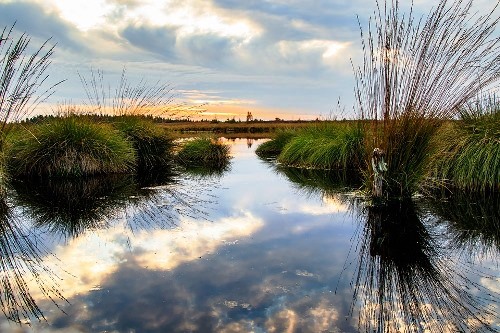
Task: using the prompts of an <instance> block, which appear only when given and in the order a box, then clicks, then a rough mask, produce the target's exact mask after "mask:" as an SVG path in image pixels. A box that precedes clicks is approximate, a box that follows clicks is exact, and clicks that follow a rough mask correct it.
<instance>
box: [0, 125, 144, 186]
mask: <svg viewBox="0 0 500 333" xmlns="http://www.w3.org/2000/svg"><path fill="white" fill-rule="evenodd" d="M6 159H7V164H8V169H9V172H10V174H11V175H12V176H14V177H78V176H87V175H95V174H107V173H124V172H130V171H131V170H133V168H134V164H135V153H134V149H133V147H132V145H131V144H130V143H129V142H128V141H127V139H126V138H125V137H124V136H123V135H122V134H121V133H119V132H118V131H117V130H115V129H114V128H113V127H112V126H110V125H106V124H95V123H91V122H90V121H88V120H85V119H83V118H79V117H75V116H70V117H64V118H54V119H52V120H50V121H48V122H46V123H44V124H41V125H38V126H34V127H32V128H31V129H30V130H29V131H22V130H20V131H17V132H16V133H14V132H13V133H12V135H11V136H10V137H9V140H8V146H7V149H6Z"/></svg>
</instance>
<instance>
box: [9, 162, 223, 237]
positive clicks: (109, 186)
mask: <svg viewBox="0 0 500 333" xmlns="http://www.w3.org/2000/svg"><path fill="white" fill-rule="evenodd" d="M183 177H184V176H183V175H181V174H179V173H178V172H174V171H172V170H170V171H169V172H166V171H163V172H161V173H149V174H148V175H142V176H140V177H137V176H133V175H113V176H96V177H89V178H83V179H44V180H29V181H26V180H24V181H13V182H12V187H13V189H14V191H12V193H11V196H12V198H13V200H14V202H15V204H16V205H17V206H18V207H21V208H22V209H23V213H24V215H25V216H27V217H30V218H31V219H32V220H33V223H34V226H35V227H37V228H41V229H43V230H45V231H48V232H50V233H52V234H58V235H60V236H62V237H65V238H73V237H78V236H79V235H80V234H82V233H84V232H86V231H90V230H98V229H103V228H108V227H109V226H110V225H111V224H112V223H114V222H113V221H114V220H116V219H117V218H118V217H120V216H122V215H125V216H126V220H127V222H128V225H129V227H130V228H131V229H138V228H145V229H151V228H159V227H172V226H175V224H176V221H177V220H178V218H179V216H198V215H201V216H204V215H205V212H204V211H203V205H204V204H206V203H207V202H208V201H207V200H202V199H201V198H200V196H201V193H202V192H203V191H204V187H203V186H204V185H207V186H209V185H210V186H213V184H203V183H199V184H198V185H200V186H197V187H195V186H193V185H191V186H186V185H185V183H186V182H184V180H185V178H184V179H183Z"/></svg>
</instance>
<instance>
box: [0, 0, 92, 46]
mask: <svg viewBox="0 0 500 333" xmlns="http://www.w3.org/2000/svg"><path fill="white" fill-rule="evenodd" d="M0 22H2V23H3V24H5V25H6V26H11V25H12V24H14V23H15V30H16V31H19V32H27V33H28V34H29V36H31V37H35V38H40V39H44V40H46V39H49V38H51V40H52V42H53V43H57V45H58V46H57V47H58V48H67V49H71V50H73V51H77V52H82V51H85V50H86V47H85V45H83V44H82V43H80V42H78V39H77V38H76V36H78V34H77V32H76V31H75V29H74V28H73V27H72V26H71V25H69V24H67V23H65V22H64V21H62V20H61V19H60V18H59V17H58V16H57V15H55V14H50V13H45V12H44V10H43V9H42V8H41V7H40V6H38V5H36V4H31V3H24V2H22V3H16V2H14V3H0ZM3 27H4V26H2V28H3Z"/></svg>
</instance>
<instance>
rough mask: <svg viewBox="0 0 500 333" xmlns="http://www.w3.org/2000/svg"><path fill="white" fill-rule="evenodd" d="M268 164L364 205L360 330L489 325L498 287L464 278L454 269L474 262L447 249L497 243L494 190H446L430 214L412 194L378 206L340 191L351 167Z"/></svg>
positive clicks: (356, 306) (299, 184) (357, 290)
mask: <svg viewBox="0 0 500 333" xmlns="http://www.w3.org/2000/svg"><path fill="white" fill-rule="evenodd" d="M271 165H272V167H273V168H275V170H276V171H277V172H278V173H280V174H283V175H285V176H286V177H287V179H288V180H290V181H291V182H293V183H294V184H295V188H297V189H299V190H301V191H302V192H303V193H305V194H306V195H318V194H319V195H322V196H323V197H325V196H327V197H330V198H336V199H337V200H339V201H341V202H343V203H344V204H346V205H347V206H348V207H350V209H354V210H359V209H362V211H361V212H360V216H361V219H360V227H359V228H360V230H361V231H360V232H359V234H358V239H357V244H356V245H354V246H355V248H356V249H357V251H358V252H357V253H358V257H357V267H356V272H355V274H354V278H353V281H352V284H353V286H354V293H353V302H352V307H351V314H355V315H356V316H357V318H358V327H359V328H360V329H361V330H364V331H366V332H372V331H377V332H414V331H418V332H421V331H431V332H456V331H471V330H473V331H482V330H485V331H494V330H495V328H494V327H492V326H490V324H491V323H492V322H494V320H495V318H497V317H498V313H497V312H498V309H496V308H495V304H496V303H497V302H498V300H499V299H500V298H499V295H497V294H495V291H494V290H493V291H489V290H486V289H485V288H484V287H482V286H480V285H479V284H478V283H477V282H474V281H472V280H470V278H469V277H468V276H467V274H466V273H465V272H462V271H461V270H460V269H465V270H473V269H472V268H471V267H470V266H465V264H464V263H459V262H457V261H454V260H452V255H450V254H451V253H453V252H456V251H457V250H458V249H463V248H475V249H481V250H482V251H484V250H485V249H490V250H491V249H492V248H495V249H496V250H497V251H498V244H499V243H498V240H499V237H498V232H499V227H498V226H499V224H498V221H499V220H498V214H500V210H499V209H498V205H496V204H492V203H493V202H495V200H494V199H493V198H492V197H488V198H487V200H486V202H489V204H487V203H486V202H485V201H483V202H480V201H478V200H474V201H473V200H471V198H470V197H467V199H466V202H463V201H460V199H463V198H461V197H457V196H454V197H448V198H447V201H446V204H443V202H442V201H441V202H439V204H436V202H435V201H434V202H432V203H433V204H434V205H432V204H431V206H432V207H433V210H432V212H433V214H432V215H429V214H428V213H427V212H426V211H425V210H424V209H423V208H422V205H421V203H419V204H418V205H417V204H415V203H414V202H413V201H412V200H407V201H394V202H389V203H388V205H387V206H386V207H377V206H367V205H366V204H365V203H363V201H362V199H361V198H359V197H358V198H356V196H346V195H345V193H346V191H349V190H351V191H352V190H353V189H355V188H356V187H357V186H358V184H357V183H356V176H355V175H354V176H352V177H346V176H345V175H343V174H339V173H335V172H333V173H332V172H321V171H316V170H304V169H296V168H286V167H281V166H276V165H275V164H274V163H271ZM481 203H485V204H484V205H483V204H481ZM363 207H364V208H363ZM426 207H427V206H426ZM436 216H439V218H436ZM478 218H479V219H480V220H481V222H479V223H478V222H477V220H478ZM442 226H444V227H445V230H446V231H445V232H444V233H443V232H442V230H441V229H442V228H441V227H442ZM446 234H451V235H452V238H453V242H451V243H452V244H453V245H454V246H453V247H452V249H451V250H452V251H449V250H450V249H448V246H447V244H446V243H445V241H444V240H445V239H446V237H444V236H445V235H446ZM478 241H480V242H479V243H478ZM497 254H498V252H496V253H494V256H495V255H497ZM474 273H475V274H481V273H479V272H474ZM483 274H484V273H483ZM484 276H487V275H486V274H485V275H484ZM490 280H491V279H490ZM492 281H495V279H494V278H493V280H492ZM478 295H482V296H478Z"/></svg>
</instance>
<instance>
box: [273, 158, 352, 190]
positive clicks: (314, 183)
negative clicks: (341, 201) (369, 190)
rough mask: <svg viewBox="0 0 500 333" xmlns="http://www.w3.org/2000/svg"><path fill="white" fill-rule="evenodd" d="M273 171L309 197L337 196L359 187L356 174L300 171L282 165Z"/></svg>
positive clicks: (332, 171)
mask: <svg viewBox="0 0 500 333" xmlns="http://www.w3.org/2000/svg"><path fill="white" fill-rule="evenodd" d="M275 170H276V171H277V172H278V173H280V174H283V175H285V176H286V177H287V179H288V180H289V181H291V182H292V183H293V184H295V185H296V188H298V189H300V190H302V191H303V192H304V193H306V194H309V195H314V194H317V193H322V194H326V195H337V196H338V195H340V194H342V193H345V192H349V191H352V190H353V189H356V188H359V187H360V185H361V182H360V178H359V175H358V174H356V173H344V172H338V171H335V170H326V171H325V170H314V169H301V168H292V167H286V166H282V165H277V166H275Z"/></svg>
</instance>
